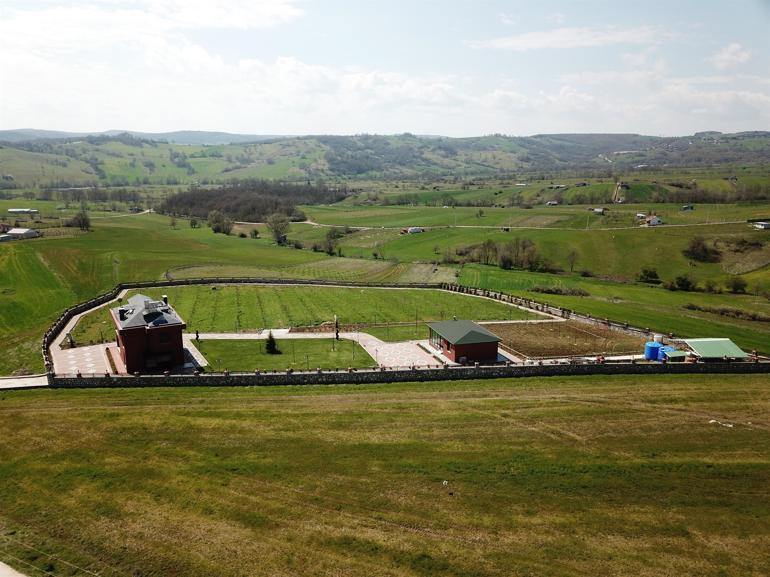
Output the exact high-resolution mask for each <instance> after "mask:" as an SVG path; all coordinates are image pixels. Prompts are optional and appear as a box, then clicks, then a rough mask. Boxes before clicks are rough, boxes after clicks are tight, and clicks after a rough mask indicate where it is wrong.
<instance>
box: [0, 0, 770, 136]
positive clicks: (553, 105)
mask: <svg viewBox="0 0 770 577" xmlns="http://www.w3.org/2000/svg"><path fill="white" fill-rule="evenodd" d="M767 30H770V0H731V1H729V2H726V1H715V0H700V1H684V0H682V1H678V0H668V1H666V2H663V1H648V2H643V3H642V2H629V1H619V0H616V1H614V2H612V1H598V0H594V1H588V0H585V1H578V0H576V1H571V2H548V1H538V2H532V1H528V2H524V1H507V2H506V1H495V0H486V1H484V0H479V1H476V2H472V1H434V0H422V1H420V0H413V1H411V2H408V1H399V0H390V1H373V0H359V1H355V2H353V1H347V2H343V1H341V0H230V1H227V2H217V1H215V0H83V1H81V0H70V1H64V0H60V1H56V0H2V1H0V54H2V56H1V57H0V128H20V127H36V128H48V129H60V130H106V129H114V128H124V129H132V130H143V131H166V130H181V129H196V130H226V131H231V132H242V133H261V134H318V133H327V134H329V133H331V134H353V133H362V132H368V133H399V132H407V131H408V132H413V133H419V134H444V135H449V136H472V135H479V134H489V133H504V134H514V135H528V134H535V133H553V132H638V133H644V134H661V135H676V134H689V133H692V132H696V131H700V130H721V131H724V132H731V131H740V130H768V129H770V40H769V39H768V38H770V36H768V34H767Z"/></svg>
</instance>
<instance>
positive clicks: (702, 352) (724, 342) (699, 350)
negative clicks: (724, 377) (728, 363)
mask: <svg viewBox="0 0 770 577" xmlns="http://www.w3.org/2000/svg"><path fill="white" fill-rule="evenodd" d="M684 342H685V343H687V346H688V347H690V348H691V349H692V350H693V352H694V353H695V354H696V355H698V356H699V357H701V358H703V359H721V358H724V357H727V358H728V359H745V358H746V357H748V356H749V355H748V354H746V353H745V352H743V351H742V350H741V349H740V348H739V347H738V345H736V344H735V343H734V342H733V341H731V340H730V339H685V341H684Z"/></svg>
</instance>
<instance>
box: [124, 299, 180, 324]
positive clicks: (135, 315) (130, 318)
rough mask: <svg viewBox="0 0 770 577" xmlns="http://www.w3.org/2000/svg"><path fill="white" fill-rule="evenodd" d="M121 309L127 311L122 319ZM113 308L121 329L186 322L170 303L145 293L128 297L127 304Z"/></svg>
mask: <svg viewBox="0 0 770 577" xmlns="http://www.w3.org/2000/svg"><path fill="white" fill-rule="evenodd" d="M120 309H124V310H125V311H126V313H125V315H124V318H123V319H122V320H121V318H120ZM111 310H112V316H113V318H114V319H115V322H116V323H117V325H118V327H119V328H120V329H134V328H138V327H149V328H153V327H160V326H170V325H183V324H184V321H183V320H182V319H181V318H180V317H179V315H178V314H176V311H175V310H174V309H173V308H171V306H170V305H167V304H166V303H164V302H163V301H154V300H152V299H151V298H150V297H147V296H145V295H143V294H135V295H134V296H132V297H131V298H130V299H128V302H127V303H126V304H124V305H121V306H119V307H115V308H113V309H111Z"/></svg>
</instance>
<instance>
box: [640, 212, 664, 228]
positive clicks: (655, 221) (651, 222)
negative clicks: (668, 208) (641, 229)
mask: <svg viewBox="0 0 770 577" xmlns="http://www.w3.org/2000/svg"><path fill="white" fill-rule="evenodd" d="M644 223H645V224H646V225H647V226H660V225H661V224H663V219H662V218H660V217H659V216H657V215H655V214H653V215H652V216H648V217H647V218H645V219H644Z"/></svg>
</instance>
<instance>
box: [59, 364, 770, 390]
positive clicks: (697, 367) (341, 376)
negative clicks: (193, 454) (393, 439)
mask: <svg viewBox="0 0 770 577" xmlns="http://www.w3.org/2000/svg"><path fill="white" fill-rule="evenodd" d="M726 373H733V374H735V373H737V374H748V373H764V374H767V373H770V363H766V362H762V363H749V362H742V363H668V364H660V363H648V364H642V363H613V364H603V365H511V366H494V367H451V368H444V369H414V370H395V371H383V370H357V371H352V372H348V371H314V372H294V373H286V372H284V373H270V372H268V373H260V374H251V373H238V374H212V373H203V374H200V375H168V376H166V375H142V376H138V377H132V376H104V377H80V378H78V377H58V376H53V375H49V383H50V385H51V386H52V387H55V388H105V387H195V386H199V387H226V386H245V387H259V386H274V385H336V384H357V385H363V384H369V383H396V382H415V381H444V380H468V379H499V378H519V377H554V376H575V375H681V374H726Z"/></svg>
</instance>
